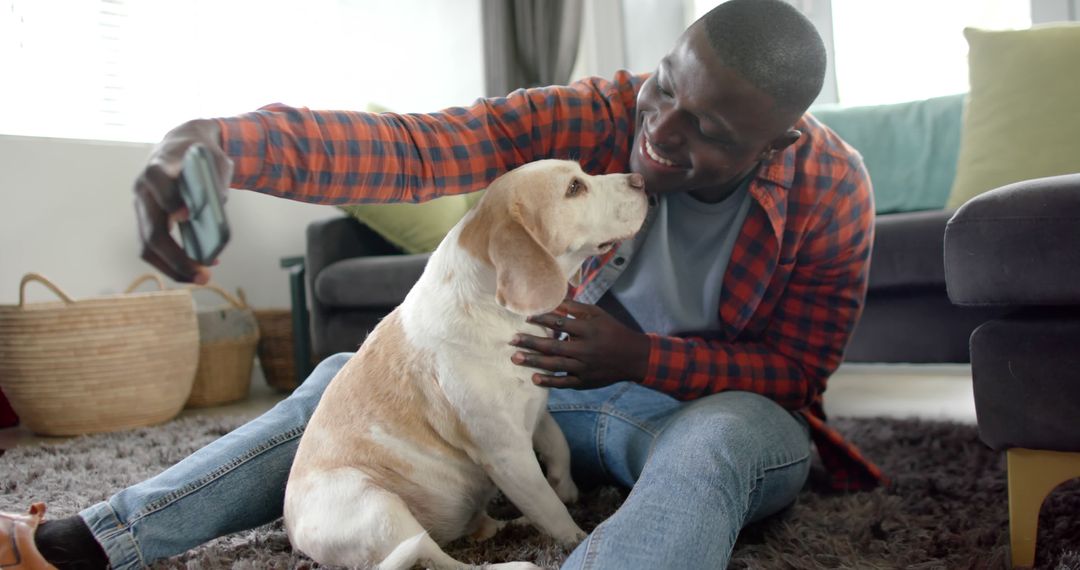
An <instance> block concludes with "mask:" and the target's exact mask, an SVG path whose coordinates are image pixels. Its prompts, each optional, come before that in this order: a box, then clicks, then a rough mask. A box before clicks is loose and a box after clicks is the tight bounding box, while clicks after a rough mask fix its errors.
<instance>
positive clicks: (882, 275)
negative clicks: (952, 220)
mask: <svg viewBox="0 0 1080 570" xmlns="http://www.w3.org/2000/svg"><path fill="white" fill-rule="evenodd" d="M951 215H952V212H951V211H946V210H932V211H928V212H906V213H901V214H885V215H881V216H878V217H877V218H876V221H875V230H874V249H873V251H872V252H871V257H870V285H869V286H870V289H871V290H884V289H906V288H910V287H921V286H932V287H938V288H940V289H944V288H945V262H944V255H943V253H942V252H943V247H944V246H943V245H942V244H943V241H944V236H945V224H946V222H948V221H949V216H951Z"/></svg>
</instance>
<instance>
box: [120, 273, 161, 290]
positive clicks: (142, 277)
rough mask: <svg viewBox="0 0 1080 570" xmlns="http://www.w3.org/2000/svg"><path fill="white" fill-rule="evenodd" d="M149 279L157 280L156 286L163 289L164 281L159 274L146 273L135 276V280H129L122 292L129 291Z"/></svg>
mask: <svg viewBox="0 0 1080 570" xmlns="http://www.w3.org/2000/svg"><path fill="white" fill-rule="evenodd" d="M150 280H153V281H157V284H158V288H159V289H161V290H162V291H164V290H165V282H164V281H162V280H161V276H159V275H158V274H156V273H146V274H143V275H140V276H138V277H136V278H135V280H134V281H132V282H131V285H128V288H127V289H125V290H124V293H125V294H127V293H131V292H132V291H134V290H135V288H136V287H138V286H139V285H142V284H143V283H146V282H147V281H150Z"/></svg>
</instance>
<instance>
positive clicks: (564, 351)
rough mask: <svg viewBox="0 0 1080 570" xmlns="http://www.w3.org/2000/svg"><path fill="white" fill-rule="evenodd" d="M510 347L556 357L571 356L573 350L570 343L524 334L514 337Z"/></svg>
mask: <svg viewBox="0 0 1080 570" xmlns="http://www.w3.org/2000/svg"><path fill="white" fill-rule="evenodd" d="M510 345H511V346H517V347H520V348H527V349H529V350H534V351H536V352H539V353H541V354H551V355H556V356H573V355H574V348H575V345H574V344H573V343H572V342H567V341H562V340H558V339H554V338H544V337H539V336H533V335H531V334H524V333H519V334H516V335H514V338H513V339H512V340H511V341H510Z"/></svg>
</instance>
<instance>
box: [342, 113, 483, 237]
mask: <svg viewBox="0 0 1080 570" xmlns="http://www.w3.org/2000/svg"><path fill="white" fill-rule="evenodd" d="M367 111H368V112H369V113H386V112H389V110H388V109H387V108H386V107H383V106H382V105H379V104H377V103H369V104H368V106H367ZM483 194H484V191H483V190H481V191H479V192H472V193H470V194H457V195H454V196H443V197H441V198H436V199H434V200H430V201H427V202H421V203H419V204H416V203H412V202H401V203H394V204H357V205H352V206H341V209H342V210H344V211H345V213H347V214H349V215H350V216H352V217H354V218H356V219H357V220H360V221H361V222H363V223H364V225H366V226H368V227H369V228H371V229H372V230H374V231H375V233H377V234H379V235H380V236H382V237H383V239H385V240H386V241H388V242H390V243H392V244H394V245H396V246H398V247H400V248H401V249H402V250H403V251H405V253H427V252H429V251H434V250H435V248H436V247H438V245H439V242H441V241H442V239H443V237H445V236H446V234H447V233H448V232H449V231H450V228H453V227H454V224H456V223H458V220H460V219H461V218H462V217H464V216H465V213H466V212H468V211H469V209H470V208H472V207H473V204H475V203H476V202H477V200H479V199H480V197H481V196H482V195H483Z"/></svg>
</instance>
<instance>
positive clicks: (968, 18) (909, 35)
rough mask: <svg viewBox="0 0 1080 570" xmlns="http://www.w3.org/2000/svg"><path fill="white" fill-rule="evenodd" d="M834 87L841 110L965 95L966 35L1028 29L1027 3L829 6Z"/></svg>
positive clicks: (956, 0)
mask: <svg viewBox="0 0 1080 570" xmlns="http://www.w3.org/2000/svg"><path fill="white" fill-rule="evenodd" d="M832 17H833V45H834V48H835V50H834V51H835V53H836V62H835V64H836V66H835V67H836V84H837V92H838V96H839V102H840V103H841V104H844V105H867V104H881V103H894V102H901V101H910V100H915V99H925V98H927V97H935V96H939V95H948V94H952V93H964V92H966V91H967V90H968V72H967V41H966V40H965V39H964V34H963V30H964V28H965V27H976V28H986V29H1019V28H1027V27H1029V26H1031V3H1030V1H1029V0H949V1H947V2H942V1H940V0H905V1H903V2H896V1H889V2H886V1H883V0H832Z"/></svg>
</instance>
